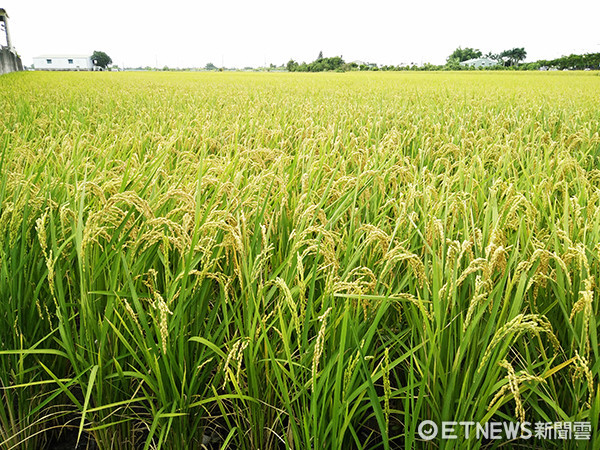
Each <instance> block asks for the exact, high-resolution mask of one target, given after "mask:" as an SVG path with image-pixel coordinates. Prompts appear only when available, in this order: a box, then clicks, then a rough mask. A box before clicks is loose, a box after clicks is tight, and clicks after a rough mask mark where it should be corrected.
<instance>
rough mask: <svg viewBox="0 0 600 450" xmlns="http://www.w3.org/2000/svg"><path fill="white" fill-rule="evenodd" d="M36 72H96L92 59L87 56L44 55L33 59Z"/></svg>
mask: <svg viewBox="0 0 600 450" xmlns="http://www.w3.org/2000/svg"><path fill="white" fill-rule="evenodd" d="M33 67H34V69H35V70H94V63H93V62H92V58H91V57H90V56H86V55H42V56H36V57H34V58H33Z"/></svg>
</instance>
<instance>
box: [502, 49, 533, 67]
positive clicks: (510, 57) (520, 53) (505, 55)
mask: <svg viewBox="0 0 600 450" xmlns="http://www.w3.org/2000/svg"><path fill="white" fill-rule="evenodd" d="M526 57H527V52H526V51H525V48H523V47H520V48H519V47H517V48H511V49H510V50H504V51H503V52H502V53H500V58H501V59H502V61H504V65H507V66H514V65H516V64H518V63H519V62H521V61H523V60H524V59H525V58H526Z"/></svg>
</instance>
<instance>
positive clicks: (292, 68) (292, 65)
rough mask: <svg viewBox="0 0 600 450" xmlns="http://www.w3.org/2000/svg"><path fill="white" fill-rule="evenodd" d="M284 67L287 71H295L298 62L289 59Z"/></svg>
mask: <svg viewBox="0 0 600 450" xmlns="http://www.w3.org/2000/svg"><path fill="white" fill-rule="evenodd" d="M285 67H286V68H287V70H288V72H295V71H297V70H298V63H297V62H296V61H294V60H293V59H290V60H289V61H288V63H287V64H286V65H285Z"/></svg>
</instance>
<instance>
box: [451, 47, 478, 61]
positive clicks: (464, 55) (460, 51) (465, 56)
mask: <svg viewBox="0 0 600 450" xmlns="http://www.w3.org/2000/svg"><path fill="white" fill-rule="evenodd" d="M481 55H482V53H481V51H480V50H478V49H474V48H471V47H467V48H461V47H458V48H457V49H456V50H454V51H453V52H452V54H451V55H450V56H448V58H447V59H446V60H447V61H448V62H463V61H467V60H469V59H475V58H481Z"/></svg>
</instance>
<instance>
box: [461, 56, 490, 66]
mask: <svg viewBox="0 0 600 450" xmlns="http://www.w3.org/2000/svg"><path fill="white" fill-rule="evenodd" d="M460 65H461V66H470V67H476V68H480V67H494V66H496V65H498V61H494V60H493V59H490V58H475V59H469V60H467V61H463V62H461V63H460Z"/></svg>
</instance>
